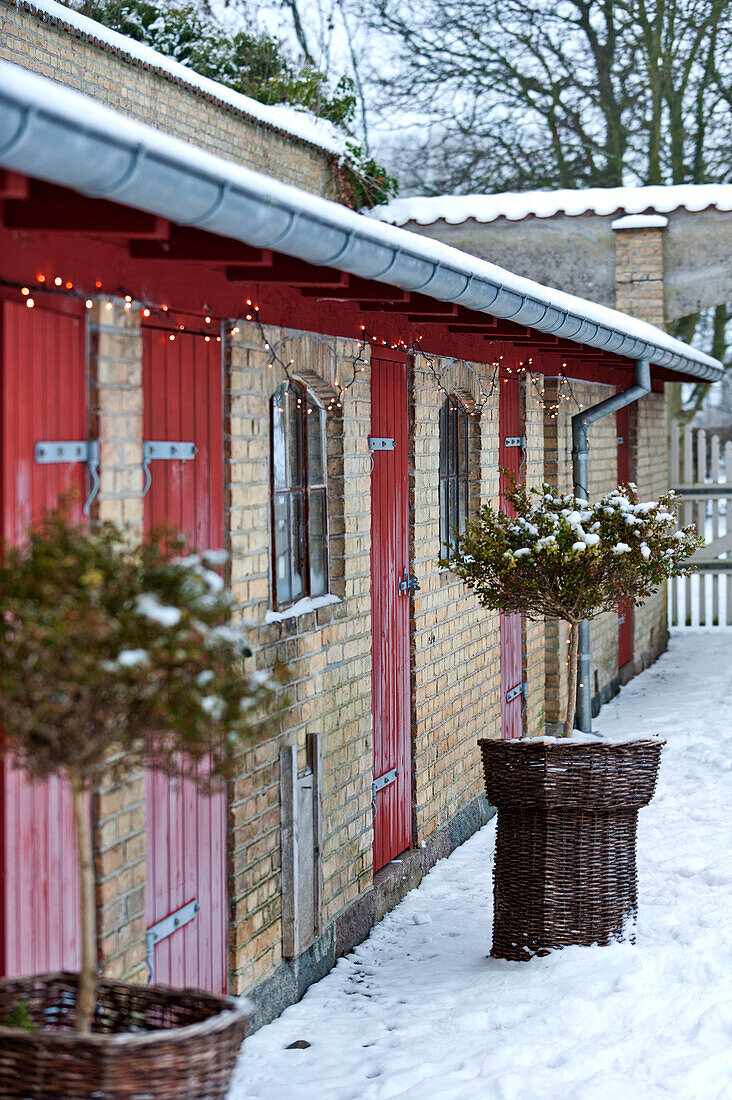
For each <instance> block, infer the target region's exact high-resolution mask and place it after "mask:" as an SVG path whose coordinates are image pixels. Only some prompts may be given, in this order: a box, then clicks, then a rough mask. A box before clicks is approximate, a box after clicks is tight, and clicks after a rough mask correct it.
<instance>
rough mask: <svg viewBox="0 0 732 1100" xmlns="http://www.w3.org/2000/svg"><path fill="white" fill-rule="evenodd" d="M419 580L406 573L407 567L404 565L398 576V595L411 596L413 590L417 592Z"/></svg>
mask: <svg viewBox="0 0 732 1100" xmlns="http://www.w3.org/2000/svg"><path fill="white" fill-rule="evenodd" d="M419 590H420V588H419V581H418V580H417V578H416V577H410V576H409V574H408V573H407V567H406V566H405V567H404V572H403V573H402V575H401V577H400V578H399V595H400V596H411V594H412V593H413V592H419Z"/></svg>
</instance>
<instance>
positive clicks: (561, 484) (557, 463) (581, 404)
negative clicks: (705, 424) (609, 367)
mask: <svg viewBox="0 0 732 1100" xmlns="http://www.w3.org/2000/svg"><path fill="white" fill-rule="evenodd" d="M544 388H545V400H546V402H547V405H552V404H554V403H556V401H557V400H558V396H557V395H558V392H559V390H560V388H561V391H562V392H564V394H565V398H566V397H567V396H568V397H569V400H566V399H565V400H562V401H559V412H558V414H557V415H556V416H555V415H554V414H553V413H552V411H550V410H549V409H548V410H547V411H546V413H545V415H544V448H545V450H544V456H545V465H544V471H545V472H544V476H545V479H546V480H547V481H548V482H549V483H550V484H551V485H555V486H556V487H557V488H558V489H559V491H560V492H562V493H571V492H572V484H573V483H572V416H573V415H574V414H575V413H577V412H579V411H580V409H581V408H587V407H588V406H589V405H595V404H597V403H598V402H599V401H603V400H604V399H605V398H606V397H610V396H611V395H612V394H613V393H615V389H614V388H612V387H610V386H602V385H597V384H594V383H590V382H581V381H577V380H574V379H572V380H571V381H570V382H569V384H567V383H565V384H562V385H561V386H560V384H558V382H557V380H555V379H547V380H546V382H545V387H544ZM589 441H590V463H589V469H590V484H589V494H590V500H596V499H597V498H598V497H600V496H602V494H603V493H606V492H608V491H609V490H610V489H612V488H613V487H614V486H615V485H617V483H618V481H617V468H618V451H617V428H616V425H615V417H614V416H608V417H605V418H604V419H603V420H599V421H598V422H597V423H596V424H593V425H592V428H591V430H590V435H589ZM567 637H568V633H567V627H566V625H565V624H564V623H561V622H557V621H555V620H554V621H548V622H547V624H546V683H547V690H546V721H547V723H549V724H550V728H551V729H552V730H554V729H555V727H556V726H557V725H558V724H560V723H561V722H562V721H563V720H564V713H565V708H566V705H567V659H566V654H567ZM590 651H591V657H592V660H591V676H592V681H591V691H592V694H593V696H594V695H595V694H597V692H598V691H602V689H603V688H606V687H608V685H609V684H610V683H611V682H612V681H613V680H614V679H616V678H617V675H618V619H617V615H616V614H613V613H611V612H608V613H606V614H604V615H600V616H599V617H598V618H597V619H594V620H593V621H592V623H591V624H590Z"/></svg>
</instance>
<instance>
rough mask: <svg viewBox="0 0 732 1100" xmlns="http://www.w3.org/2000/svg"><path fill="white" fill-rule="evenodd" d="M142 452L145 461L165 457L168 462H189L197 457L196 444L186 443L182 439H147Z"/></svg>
mask: <svg viewBox="0 0 732 1100" xmlns="http://www.w3.org/2000/svg"><path fill="white" fill-rule="evenodd" d="M142 454H143V459H144V461H145V462H152V460H153V459H165V460H166V461H168V462H174V461H175V460H176V459H177V460H178V461H179V462H189V461H190V460H191V459H192V458H195V457H196V444H195V443H184V442H182V441H181V440H174V441H170V440H167V439H161V440H155V439H146V440H145V442H144V443H143V445H142Z"/></svg>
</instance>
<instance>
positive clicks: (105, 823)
mask: <svg viewBox="0 0 732 1100" xmlns="http://www.w3.org/2000/svg"><path fill="white" fill-rule="evenodd" d="M88 325H89V349H90V360H89V368H90V369H89V374H90V383H91V384H90V414H91V427H92V437H93V438H96V439H98V440H99V451H100V455H99V457H100V486H99V494H98V496H97V498H96V500H95V502H94V504H93V506H92V521H94V520H109V521H111V522H113V523H117V524H119V525H124V526H126V528H127V529H128V531H129V533H130V537H131V538H136V537H138V538H139V537H140V535H141V534H142V498H141V496H140V492H141V490H142V467H141V462H142V338H141V333H140V313H139V309H138V308H137V306H136V305H134V304H133V303H132V302H123V301H118V300H114V299H109V298H99V299H96V301H95V302H94V306H93V308H92V309H91V310H90V311H89V313H88ZM92 814H93V822H94V848H95V861H96V875H97V895H98V916H97V921H98V923H97V932H98V937H99V952H100V958H101V960H102V963H103V966H104V972H105V974H106V975H107V976H108V977H115V978H119V977H125V978H129V979H130V980H133V981H145V980H146V979H147V973H146V970H145V877H146V863H145V858H146V849H147V844H146V834H145V780H144V776H143V775H142V774H141V773H138V774H136V775H134V776H131V777H130V778H129V779H128V780H127V781H125V782H118V781H116V780H114V779H112V778H110V779H108V780H107V781H106V782H105V783H104V784H103V785H102V786H101V788H100V790H99V791H98V792H97V794H96V796H95V798H94V801H93V806H92Z"/></svg>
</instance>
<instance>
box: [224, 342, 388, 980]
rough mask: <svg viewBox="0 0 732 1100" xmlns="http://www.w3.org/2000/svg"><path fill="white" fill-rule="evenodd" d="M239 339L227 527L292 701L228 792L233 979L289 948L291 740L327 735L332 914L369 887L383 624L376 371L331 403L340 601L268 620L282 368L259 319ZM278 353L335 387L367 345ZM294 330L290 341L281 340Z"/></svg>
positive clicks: (238, 593) (324, 387)
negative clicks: (283, 779) (375, 617)
mask: <svg viewBox="0 0 732 1100" xmlns="http://www.w3.org/2000/svg"><path fill="white" fill-rule="evenodd" d="M240 329H241V331H240V333H239V334H237V335H236V336H235V337H232V341H231V347H230V355H229V359H230V365H229V371H228V386H227V389H228V391H229V396H228V409H227V421H226V423H227V428H226V436H227V439H226V445H227V448H228V452H229V460H228V464H227V494H226V501H227V517H228V522H227V527H228V528H229V530H230V550H231V554H232V563H231V567H232V575H231V584H232V593H233V596H234V601H235V607H236V611H237V614H238V615H240V616H242V617H243V618H244V619H245V620H246V621H247V622H250V623H252V624H254V625H253V626H252V630H251V640H252V642H253V643H254V647H255V648H256V652H257V661H258V662H259V663H260V664H261V665H262V666H263V667H265V666H269V665H271V664H273V663H274V662H275V661H286V662H287V663H288V666H289V670H290V682H289V684H288V686H287V694H288V696H289V698H290V706H289V707H288V709H287V711H286V713H285V715H284V720H283V728H282V733H281V734H280V735H279V736H278V737H275V738H271V739H270V740H269V741H267V742H265V743H264V744H261V745H259V746H257V747H256V748H253V749H250V750H249V751H248V752H247V753H246V754H245V757H244V759H243V760H242V778H241V779H240V780H238V781H237V782H235V783H234V784H232V789H231V792H230V811H229V812H230V832H231V836H230V868H231V880H230V881H231V886H232V889H231V899H230V904H231V969H232V975H233V987H232V988H233V990H234V991H235V992H242V991H244V990H246V989H250V988H251V987H252V986H253V985H256V984H257V983H258V982H260V981H261V980H262V979H263V978H264V977H266V976H267V974H268V973H269V972H270V971H271V970H272V969H273V968H274V967H275V966H276V965H277V963H278V962H279V961H280V959H281V884H280V807H279V747H280V745H281V744H283V743H285V742H286V743H289V744H297V745H298V746H299V747H300V749H301V766H304V763H305V761H304V745H305V737H306V734H307V733H309V732H314V733H319V734H320V736H321V741H322V753H323V806H322V817H323V912H322V921H323V923H325V924H327V923H328V922H329V921H332V920H333V918H334V917H335V916H336V915H337V914H338V913H339V912H341V911H342V910H343V909H344V908H345V907H346V906H347V905H348V904H349V902H352V901H353V900H355V898H356V897H357V896H358V895H359V894H360V893H361V892H362V891H364V890H365V889H366V888H367V887H369V886H370V885H371V844H372V837H371V768H372V755H371V752H372V746H371V635H370V607H369V572H370V558H369V554H370V512H369V452H368V447H367V444H366V440H367V437H368V434H369V422H370V401H369V391H368V372H365V373H359V375H358V381H357V383H356V384H355V385H354V386H352V387H351V388H349V389H348V391H347V393H346V395H345V397H344V400H343V409H342V410H339V412H340V413H341V415H338V416H337V415H335V413H330V414H328V420H327V445H328V503H329V518H330V533H331V553H330V576H331V585H330V591H331V592H333V593H334V594H335V595H337V596H338V597H339V598H340V601H341V602H340V603H337V604H332V605H330V606H326V607H321V608H319V609H318V610H317V611H313V612H309V613H307V614H304V615H300V616H299V617H297V618H290V619H285V620H284V621H283V622H276V623H270V624H266V623H265V622H264V618H265V614H266V612H267V610H268V608H270V607H271V602H270V558H269V530H270V511H269V509H270V490H269V424H270V397H271V395H272V393H273V392H274V390H275V389H276V388H277V386H278V385H279V384H280V383H281V382H282V381H283V377H282V376H281V374H280V373H279V371H278V369H277V368H274V369H272V370H268V369H267V355H266V352H265V351H264V349H263V348H262V343H261V339H260V338H259V336H258V334H257V333H256V332H255V330H254V329H253V328H252V326H249V325H246V324H242V325H241V326H240ZM269 335H270V338H271V339H272V341H273V342H274V341H275V340H276V342H277V347H278V353H279V355H280V357H284V358H286V359H290V358H292V359H294V365H293V367H292V371H293V373H294V374H295V376H296V377H298V378H300V379H301V380H302V381H304V382H305V383H306V384H307V385H309V386H310V387H311V389H313V390H314V391H315V392H316V393H319V394H320V395H321V396H322V397H324V398H326V399H328V398H329V397H330V396H332V395H334V394H335V392H336V390H335V387H334V383H335V380H336V379H338V380H340V381H342V380H343V379H344V377H347V376H348V375H347V374H346V373H345V372H349V373H350V364H352V363H353V360H354V357H355V355H356V353H357V350H358V347H357V345H354V344H352V343H349V342H347V341H343V340H336V339H327V338H324V339H322V340H321V339H319V338H316V337H310V336H307V335H296V334H293V335H291V336H288V334H286V333H281V332H277V333H275V332H274V331H271V332H270V333H269ZM283 340H284V342H283Z"/></svg>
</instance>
